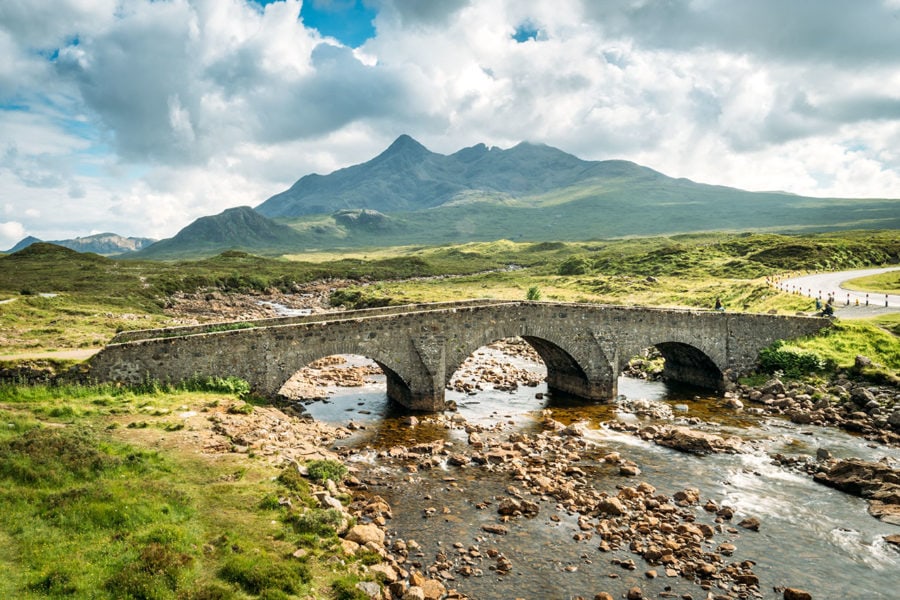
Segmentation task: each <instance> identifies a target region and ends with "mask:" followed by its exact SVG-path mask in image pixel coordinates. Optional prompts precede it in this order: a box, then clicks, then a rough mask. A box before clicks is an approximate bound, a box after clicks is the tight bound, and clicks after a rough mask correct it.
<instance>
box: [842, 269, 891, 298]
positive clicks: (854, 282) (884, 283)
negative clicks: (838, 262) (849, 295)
mask: <svg viewBox="0 0 900 600" xmlns="http://www.w3.org/2000/svg"><path fill="white" fill-rule="evenodd" d="M844 287H846V288H848V289H851V290H856V291H859V292H878V293H880V294H900V270H897V271H889V272H887V273H881V274H879V275H870V276H868V277H858V278H856V279H851V280H850V281H847V282H845V283H844Z"/></svg>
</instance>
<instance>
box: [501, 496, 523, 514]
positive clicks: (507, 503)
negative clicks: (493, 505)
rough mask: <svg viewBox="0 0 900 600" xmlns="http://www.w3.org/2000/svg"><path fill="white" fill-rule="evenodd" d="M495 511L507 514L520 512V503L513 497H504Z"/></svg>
mask: <svg viewBox="0 0 900 600" xmlns="http://www.w3.org/2000/svg"><path fill="white" fill-rule="evenodd" d="M497 512H498V513H500V514H501V515H507V516H511V515H515V514H516V513H518V514H522V504H521V503H520V502H519V501H518V500H516V499H515V498H504V499H503V500H501V501H500V504H499V505H498V506H497Z"/></svg>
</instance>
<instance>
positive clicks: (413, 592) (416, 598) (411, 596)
mask: <svg viewBox="0 0 900 600" xmlns="http://www.w3.org/2000/svg"><path fill="white" fill-rule="evenodd" d="M402 600H425V590H423V589H422V588H420V587H419V586H417V585H414V586H412V587H411V588H409V589H408V590H406V593H405V594H403V598H402Z"/></svg>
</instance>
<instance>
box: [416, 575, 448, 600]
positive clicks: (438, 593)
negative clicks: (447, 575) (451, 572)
mask: <svg viewBox="0 0 900 600" xmlns="http://www.w3.org/2000/svg"><path fill="white" fill-rule="evenodd" d="M422 592H423V593H424V595H425V600H440V599H441V598H443V597H444V594H446V593H447V588H445V587H444V584H443V583H441V582H440V581H438V580H437V579H426V580H425V583H423V584H422Z"/></svg>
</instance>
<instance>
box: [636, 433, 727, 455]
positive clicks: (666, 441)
mask: <svg viewBox="0 0 900 600" xmlns="http://www.w3.org/2000/svg"><path fill="white" fill-rule="evenodd" d="M645 429H647V430H649V431H647V432H645V431H644V430H641V433H642V435H641V437H644V438H646V439H650V440H652V441H654V442H656V443H657V444H659V445H660V446H666V447H668V448H673V449H675V450H678V451H680V452H688V453H691V454H713V453H720V452H727V453H737V452H740V449H741V443H742V442H741V440H740V438H736V437H729V438H723V437H722V436H719V435H716V434H714V433H707V432H705V431H698V430H695V429H689V428H687V427H662V428H659V427H653V428H652V429H651V428H649V427H648V428H645Z"/></svg>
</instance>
